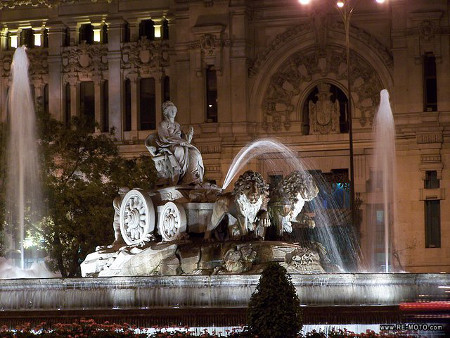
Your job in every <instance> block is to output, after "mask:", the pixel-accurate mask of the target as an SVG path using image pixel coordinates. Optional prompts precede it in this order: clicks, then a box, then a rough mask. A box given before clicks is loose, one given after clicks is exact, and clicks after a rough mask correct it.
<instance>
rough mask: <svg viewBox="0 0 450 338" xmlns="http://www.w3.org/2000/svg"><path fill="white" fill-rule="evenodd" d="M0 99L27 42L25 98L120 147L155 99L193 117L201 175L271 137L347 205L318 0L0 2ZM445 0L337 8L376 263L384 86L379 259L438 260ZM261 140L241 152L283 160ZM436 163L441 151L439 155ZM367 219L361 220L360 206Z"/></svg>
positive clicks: (337, 47)
mask: <svg viewBox="0 0 450 338" xmlns="http://www.w3.org/2000/svg"><path fill="white" fill-rule="evenodd" d="M0 7H1V11H0V22H1V33H0V65H1V67H0V71H1V74H0V76H1V78H0V81H1V82H0V104H1V108H2V118H3V120H6V119H7V109H6V98H7V95H8V83H9V69H10V64H11V58H12V54H13V52H14V49H15V47H16V46H18V45H22V44H25V45H27V46H28V47H29V49H28V54H29V57H30V63H31V66H30V74H31V78H32V88H33V92H34V97H35V100H36V104H40V105H42V107H43V109H46V110H48V111H49V112H50V114H51V115H52V116H54V117H55V118H57V119H59V120H61V121H68V120H69V119H70V117H71V116H75V115H84V116H86V117H87V118H88V119H91V120H92V121H96V122H97V123H98V126H99V127H98V128H97V130H95V131H94V129H93V132H97V133H101V132H107V131H108V130H110V129H111V128H114V130H115V137H116V138H117V139H118V141H119V144H120V149H121V152H122V154H123V155H124V156H129V157H132V156H136V155H139V154H143V153H146V149H145V147H144V139H145V138H146V137H147V135H149V134H150V133H153V132H155V131H154V130H155V128H156V126H157V125H158V123H159V122H160V121H161V113H160V107H161V103H162V102H163V101H165V100H168V99H170V100H172V101H173V102H175V104H176V105H177V106H178V111H179V115H178V116H177V119H178V121H179V122H180V123H181V124H182V125H184V126H185V127H187V126H189V125H192V126H194V128H195V135H194V141H193V142H194V143H195V145H197V146H198V147H199V149H200V150H201V152H202V154H203V158H204V163H205V166H206V177H207V178H208V179H210V180H215V181H216V182H217V183H218V184H219V185H220V184H222V182H223V180H224V178H225V175H226V173H227V170H228V168H229V166H230V163H231V162H232V159H233V157H234V155H236V154H237V153H238V151H239V150H240V149H241V148H242V147H243V146H244V145H246V144H247V143H248V142H250V141H253V140H257V139H261V138H274V139H276V140H278V141H281V142H283V143H284V144H286V145H288V146H289V147H290V149H291V150H292V151H293V152H294V153H295V154H297V156H298V157H301V158H302V159H303V160H304V161H305V162H307V163H308V168H309V169H310V170H313V171H314V172H321V173H322V174H324V177H326V178H327V179H328V180H329V181H330V182H331V184H330V187H331V189H333V194H335V195H336V196H338V197H339V198H340V200H339V207H341V208H345V207H346V206H348V204H349V201H348V198H349V194H348V191H346V190H345V189H342V187H345V186H347V185H348V182H349V176H350V175H349V168H350V161H349V127H348V126H349V124H348V83H347V68H346V39H345V38H346V35H345V27H344V24H343V22H342V19H341V16H340V14H339V11H338V10H337V9H336V8H334V3H333V1H331V0H316V1H312V2H311V4H310V5H308V6H302V5H300V4H299V2H298V1H297V0H277V1H273V0H152V1H146V0H126V1H125V0H108V1H107V0H92V1H91V0H78V1H68V0H60V1H57V0H28V1H1V2H0ZM449 19H450V17H449V4H448V1H446V0H432V1H430V0H386V1H385V2H384V3H383V4H378V3H377V2H375V1H372V0H364V1H360V2H359V4H358V7H357V8H355V10H354V13H353V16H352V18H351V22H350V23H351V25H350V30H349V37H350V60H351V61H350V85H351V107H352V110H351V111H352V117H353V118H352V131H353V153H354V156H353V158H354V162H353V163H354V175H353V176H354V185H355V191H356V196H357V198H358V199H360V200H361V201H362V205H361V206H360V212H361V215H362V222H361V225H360V229H361V244H362V251H363V254H364V256H365V257H366V259H367V261H369V262H371V263H370V264H369V265H374V266H376V269H380V268H381V267H380V266H381V265H382V264H383V263H382V262H383V249H382V248H383V245H384V244H383V239H382V237H383V217H382V213H383V211H382V209H380V202H379V196H378V195H377V193H376V189H373V188H371V181H373V177H374V172H373V163H372V154H373V141H372V134H373V133H372V127H373V118H374V114H375V113H376V110H377V106H378V103H379V93H380V90H381V89H383V88H386V89H387V90H388V91H389V92H390V98H391V106H392V110H393V112H394V119H395V125H396V132H397V134H396V154H397V177H396V185H395V189H396V208H395V220H394V221H393V224H391V226H392V228H393V230H391V233H390V236H389V238H391V239H392V243H393V244H392V252H393V257H394V259H393V261H392V263H393V265H395V266H396V268H397V269H404V270H406V271H410V272H450V201H449V199H448V198H446V194H445V190H446V189H445V188H446V187H447V186H448V185H449V182H450V170H449V169H448V163H449V162H450V51H449V46H450V43H449V42H450V40H449V34H450V29H449ZM285 161H286V160H285V159H284V158H283V156H281V155H280V154H279V153H277V152H274V151H271V150H270V149H269V148H268V149H267V153H266V154H265V156H264V158H261V157H260V158H257V159H253V160H252V161H251V163H250V166H252V168H254V169H257V170H259V171H261V172H262V173H263V174H264V175H265V177H266V179H269V177H270V176H277V175H283V174H286V173H285V172H284V170H283V165H282V164H283V162H285ZM446 164H447V165H446ZM374 218H375V219H376V220H378V222H375V223H376V224H373V222H371V221H370V220H371V219H374Z"/></svg>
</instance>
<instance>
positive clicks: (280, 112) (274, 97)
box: [262, 47, 383, 131]
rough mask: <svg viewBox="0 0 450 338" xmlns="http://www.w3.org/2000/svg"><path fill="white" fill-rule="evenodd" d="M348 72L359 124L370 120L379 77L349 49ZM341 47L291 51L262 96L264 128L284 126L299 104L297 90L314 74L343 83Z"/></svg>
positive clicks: (275, 129)
mask: <svg viewBox="0 0 450 338" xmlns="http://www.w3.org/2000/svg"><path fill="white" fill-rule="evenodd" d="M351 60H352V62H351V64H350V75H351V79H350V81H351V83H352V103H353V107H354V111H353V112H354V113H353V116H354V118H359V121H360V123H361V125H362V126H365V125H367V124H371V123H372V120H373V116H374V113H375V111H374V109H375V107H376V106H377V104H378V102H379V92H380V90H381V89H382V87H383V86H382V83H381V80H380V78H379V76H378V74H377V72H376V71H375V70H374V69H373V67H372V66H371V65H370V64H369V63H368V62H367V61H365V60H364V59H363V58H361V57H360V56H359V55H358V54H356V53H354V52H351ZM346 67H347V65H346V57H345V50H344V49H343V48H339V47H333V48H328V49H327V50H326V54H324V55H322V54H320V52H319V51H318V50H311V49H310V50H306V51H299V52H297V53H294V54H293V55H291V56H290V57H289V58H288V59H287V60H286V61H285V62H284V63H283V64H282V65H281V66H280V67H279V68H278V70H277V71H276V72H275V74H274V75H273V76H272V78H271V81H270V84H269V86H268V88H267V90H266V94H265V96H264V100H263V104H262V110H263V113H264V115H263V124H262V127H263V128H264V129H265V130H269V128H270V129H272V130H274V131H279V130H282V129H283V127H284V129H286V130H288V129H289V127H290V125H291V115H292V112H293V111H294V107H299V108H298V109H302V106H301V105H300V103H301V102H299V101H300V90H301V88H306V87H307V86H306V85H307V84H308V83H309V82H311V79H313V78H314V77H321V78H333V79H335V80H337V81H339V82H341V83H342V84H343V86H345V84H346V80H347V79H346V77H347V75H346Z"/></svg>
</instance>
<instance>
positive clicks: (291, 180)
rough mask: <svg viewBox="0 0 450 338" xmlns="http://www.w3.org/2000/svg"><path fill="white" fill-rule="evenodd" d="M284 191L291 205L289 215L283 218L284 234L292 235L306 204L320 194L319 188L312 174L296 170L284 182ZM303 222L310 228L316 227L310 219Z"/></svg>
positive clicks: (305, 218) (306, 218)
mask: <svg viewBox="0 0 450 338" xmlns="http://www.w3.org/2000/svg"><path fill="white" fill-rule="evenodd" d="M282 189H283V191H284V193H285V194H286V195H287V197H288V199H289V202H290V204H291V207H290V211H289V213H288V214H287V216H286V217H284V218H283V232H289V233H290V232H292V222H298V221H299V220H298V216H299V214H300V212H301V211H302V209H303V207H304V205H305V202H309V201H312V200H313V199H314V198H315V197H316V196H317V194H318V193H319V188H317V185H316V183H315V182H314V179H313V177H312V176H311V174H310V173H308V172H307V171H300V170H296V171H293V172H292V173H290V174H289V175H288V176H286V178H285V179H284V180H283V182H282ZM301 221H302V222H301V223H307V224H308V225H309V226H310V227H314V226H315V224H314V221H313V220H312V219H310V218H308V217H303V219H302V220H301Z"/></svg>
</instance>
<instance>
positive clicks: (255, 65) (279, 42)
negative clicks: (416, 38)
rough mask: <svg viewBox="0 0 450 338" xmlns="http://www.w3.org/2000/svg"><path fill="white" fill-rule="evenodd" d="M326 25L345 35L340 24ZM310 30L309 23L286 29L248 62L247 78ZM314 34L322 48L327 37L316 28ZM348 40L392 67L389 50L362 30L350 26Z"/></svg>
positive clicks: (328, 23)
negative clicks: (275, 54) (272, 55)
mask: <svg viewBox="0 0 450 338" xmlns="http://www.w3.org/2000/svg"><path fill="white" fill-rule="evenodd" d="M324 20H325V19H324ZM318 22H319V21H318ZM326 24H327V26H328V28H329V31H338V32H340V33H342V34H345V29H344V25H343V23H342V22H336V21H335V22H331V23H330V22H328V21H326ZM312 28H313V25H311V24H310V23H302V24H300V25H297V26H294V27H291V28H289V29H287V30H286V31H285V32H283V33H281V34H278V35H277V36H276V37H275V38H274V39H273V41H272V42H271V43H270V44H269V46H268V47H267V48H266V49H264V50H263V51H262V52H260V53H259V54H258V55H257V56H256V58H255V59H254V60H253V61H250V64H249V76H254V75H256V74H257V73H258V72H259V70H260V68H261V66H262V65H263V64H264V63H265V62H266V61H267V60H268V59H269V57H270V55H271V54H272V53H274V52H276V51H278V50H279V49H280V48H281V47H282V46H283V45H285V44H287V43H288V42H289V41H291V40H293V39H295V38H300V37H301V36H303V35H306V34H309V33H311V30H312ZM315 33H316V42H317V43H319V45H322V47H324V44H326V43H327V41H328V39H327V37H326V36H324V35H323V34H324V33H323V31H321V30H320V29H317V28H316V29H315ZM350 39H357V40H359V41H361V42H364V43H365V44H366V45H367V48H370V49H371V50H373V51H374V52H375V53H376V54H378V55H379V56H380V58H381V59H382V60H383V62H384V63H385V65H386V66H387V67H389V68H392V67H393V65H394V61H393V57H392V54H391V53H390V51H389V49H388V48H387V47H386V46H384V45H383V44H382V43H381V42H379V41H378V40H377V39H376V38H374V37H373V36H372V35H370V34H369V33H367V32H366V31H364V30H363V29H360V28H358V27H354V26H352V27H351V28H350Z"/></svg>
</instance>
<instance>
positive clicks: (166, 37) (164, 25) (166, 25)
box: [162, 19, 169, 40]
mask: <svg viewBox="0 0 450 338" xmlns="http://www.w3.org/2000/svg"><path fill="white" fill-rule="evenodd" d="M162 39H163V40H169V21H167V19H164V20H163V21H162Z"/></svg>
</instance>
